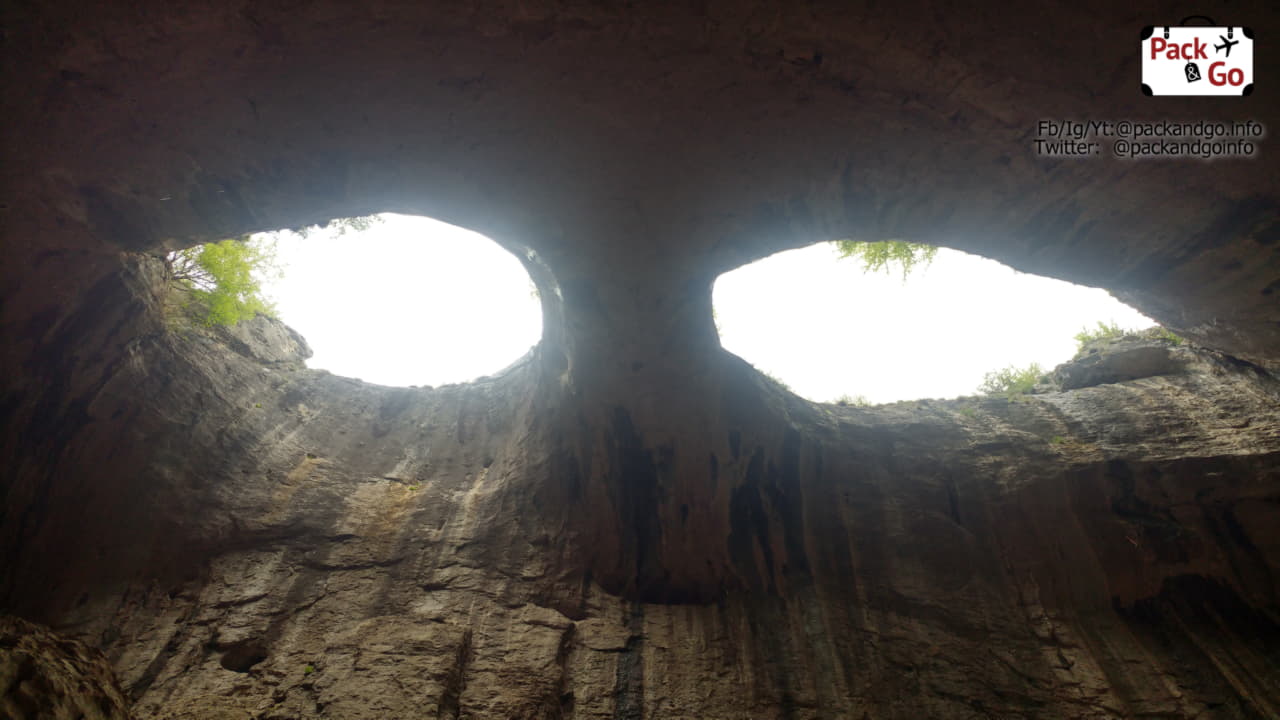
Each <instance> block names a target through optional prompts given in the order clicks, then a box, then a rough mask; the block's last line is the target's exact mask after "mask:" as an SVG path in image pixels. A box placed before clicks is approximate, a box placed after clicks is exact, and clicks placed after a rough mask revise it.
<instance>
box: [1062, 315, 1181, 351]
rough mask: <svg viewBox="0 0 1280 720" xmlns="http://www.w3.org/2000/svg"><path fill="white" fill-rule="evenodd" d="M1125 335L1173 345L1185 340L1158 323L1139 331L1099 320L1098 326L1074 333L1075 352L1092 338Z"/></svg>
mask: <svg viewBox="0 0 1280 720" xmlns="http://www.w3.org/2000/svg"><path fill="white" fill-rule="evenodd" d="M1125 335H1137V336H1140V337H1144V338H1148V339H1152V340H1165V341H1168V342H1170V343H1173V344H1174V345H1181V344H1183V343H1184V342H1186V339H1185V338H1183V337H1181V336H1179V335H1175V334H1174V333H1173V332H1172V331H1170V330H1167V329H1165V328H1162V327H1160V326H1158V325H1157V326H1156V327H1153V328H1148V329H1146V330H1142V331H1140V332H1139V331H1137V330H1125V329H1123V328H1121V327H1120V326H1119V325H1117V324H1115V323H1114V322H1113V323H1104V322H1099V323H1098V327H1097V328H1096V329H1094V330H1090V329H1089V328H1081V330H1080V332H1078V333H1076V335H1075V338H1076V353H1077V354H1079V353H1080V352H1081V351H1082V350H1084V346H1085V345H1087V344H1089V343H1091V342H1093V341H1094V340H1104V339H1110V338H1118V337H1124V336H1125Z"/></svg>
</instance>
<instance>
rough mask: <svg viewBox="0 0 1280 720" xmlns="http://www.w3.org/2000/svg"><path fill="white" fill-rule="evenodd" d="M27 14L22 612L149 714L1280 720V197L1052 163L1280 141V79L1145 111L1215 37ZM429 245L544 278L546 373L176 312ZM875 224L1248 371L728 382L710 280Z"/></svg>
mask: <svg viewBox="0 0 1280 720" xmlns="http://www.w3.org/2000/svg"><path fill="white" fill-rule="evenodd" d="M1238 11H1239V12H1240V13H1242V14H1243V15H1247V16H1248V20H1247V21H1248V22H1249V23H1250V24H1252V25H1254V26H1255V27H1256V28H1257V29H1258V34H1259V36H1260V37H1269V36H1275V35H1276V31H1280V23H1278V22H1277V13H1278V12H1280V11H1278V10H1277V8H1276V7H1275V6H1274V5H1265V6H1264V5H1263V4H1261V3H1258V4H1256V5H1255V6H1239V8H1238ZM0 12H2V13H3V15H0V18H2V20H3V40H4V43H3V49H2V50H0V52H3V56H4V58H3V59H4V62H3V64H0V68H2V69H0V72H3V78H4V83H5V89H6V92H5V93H3V94H0V112H3V115H4V117H5V118H6V123H7V125H8V128H7V129H8V130H9V132H6V133H5V135H4V138H3V141H2V142H3V151H4V157H5V163H4V164H3V167H0V191H2V196H3V200H2V201H0V205H3V207H0V232H2V233H3V243H4V252H5V262H4V264H3V265H0V278H2V279H3V284H2V285H0V332H2V334H3V335H2V336H3V338H4V342H3V345H2V347H0V409H2V410H3V412H2V413H0V417H2V418H3V422H4V432H3V435H0V463H3V465H2V466H3V467H4V468H5V472H4V474H3V477H2V478H0V492H2V493H3V495H4V503H3V510H2V511H0V608H2V609H4V610H6V611H8V612H11V613H14V614H17V615H19V616H22V617H26V618H29V619H34V620H39V621H42V622H46V623H49V624H51V625H53V626H54V627H55V628H57V629H58V630H59V631H60V632H62V633H65V634H67V635H71V636H73V637H76V638H79V639H80V640H83V641H84V642H86V643H88V644H90V645H93V646H96V647H98V648H101V649H102V651H103V652H105V653H106V656H107V657H108V658H109V660H110V662H111V664H112V666H113V667H114V669H115V672H116V673H117V675H118V677H119V678H120V680H121V682H122V685H123V686H124V688H125V689H126V691H127V693H128V694H129V695H130V697H131V698H132V699H133V700H134V702H135V705H134V712H135V713H136V715H137V716H138V717H156V718H162V717H164V718H168V717H177V718H211V717H217V718H280V719H283V718H311V717H329V718H347V719H349V718H408V717H423V716H426V717H442V718H481V717H513V718H590V717H609V718H615V719H630V718H726V719H727V718H735V719H736V718H743V717H764V718H815V719H816V718H832V717H840V718H844V717H848V718H864V717H865V718H916V717H959V718H963V717H998V718H1008V717H1036V718H1102V717H1188V718H1190V717H1201V718H1259V717H1276V716H1278V715H1280V694H1278V693H1277V690H1276V688H1278V687H1280V651H1278V650H1277V649H1278V648H1280V600H1278V599H1277V597H1278V595H1277V593H1278V592H1280V588H1278V587H1277V568H1280V530H1277V523H1276V520H1277V518H1278V517H1280V409H1278V408H1280V385H1278V381H1277V380H1276V378H1275V376H1274V375H1273V374H1271V373H1270V372H1269V371H1268V369H1269V370H1271V371H1274V370H1275V369H1276V368H1277V367H1280V305H1278V304H1277V303H1276V302H1275V295H1274V291H1275V289H1276V288H1277V287H1280V285H1277V283H1280V245H1277V243H1276V238H1277V232H1278V230H1277V228H1278V227H1280V226H1277V221H1278V216H1277V212H1276V210H1277V208H1280V175H1277V174H1276V173H1274V171H1273V166H1274V163H1269V161H1267V160H1266V159H1265V158H1266V155H1264V156H1263V157H1261V158H1258V159H1255V160H1233V161H1219V162H1213V163H1199V162H1194V163H1181V162H1178V163H1158V162H1145V163H1127V162H1120V161H1116V160H1113V159H1109V158H1091V159H1086V160H1081V161H1071V162H1068V161H1066V160H1062V159H1059V160H1051V159H1045V158H1037V157H1035V156H1034V154H1033V150H1032V148H1031V138H1032V137H1033V134H1034V128H1035V122H1036V121H1037V120H1038V119H1041V118H1046V117H1051V118H1059V117H1081V116H1087V117H1091V118H1095V119H1122V118H1132V119H1158V118H1173V119H1178V118H1181V119H1191V120H1199V119H1220V120H1240V119H1243V116H1244V115H1247V116H1249V117H1252V118H1254V119H1256V120H1258V121H1260V122H1263V123H1264V124H1266V125H1267V126H1268V127H1269V128H1275V127H1280V116H1278V113H1277V108H1276V104H1275V102H1274V99H1269V97H1270V96H1268V95H1266V94H1265V93H1259V94H1257V95H1255V96H1253V97H1251V98H1247V99H1245V100H1244V101H1243V102H1245V103H1248V104H1239V103H1236V104H1230V103H1218V102H1211V103H1206V102H1202V101H1196V100H1179V99H1168V98H1166V99H1161V101H1160V102H1159V103H1158V104H1152V102H1153V101H1152V100H1149V99H1146V98H1142V97H1141V96H1138V95H1137V94H1136V92H1135V91H1134V84H1135V82H1134V79H1133V78H1134V76H1135V74H1136V72H1137V69H1136V63H1137V58H1136V57H1135V56H1134V55H1133V51H1134V49H1135V47H1134V46H1135V43H1134V42H1133V38H1134V37H1135V36H1136V31H1137V28H1138V27H1140V26H1141V25H1144V24H1149V23H1152V22H1159V21H1160V20H1161V19H1165V18H1171V16H1169V15H1168V11H1167V9H1163V8H1160V9H1157V8H1156V6H1154V5H1152V6H1150V7H1148V8H1145V9H1142V8H1140V9H1137V10H1135V9H1132V8H1129V7H1128V6H1125V7H1124V8H1120V7H1118V6H1117V7H1113V6H1111V5H1108V4H1105V3H1085V4H1084V5H1080V4H1079V3H1076V4H1072V5H1071V6H1070V8H1067V7H1066V6H1062V7H1061V8H1058V9H1050V10H1044V9H1039V8H1032V7H1030V6H1028V7H1027V8H1022V9H1018V8H1003V9H1001V10H1000V12H998V13H995V12H993V13H985V12H979V11H975V10H974V9H972V8H966V7H963V6H949V7H942V6H937V7H935V6H932V5H929V4H926V3H912V2H906V3H896V4H894V5H893V6H891V7H889V6H884V7H878V8H871V7H870V6H868V7H867V8H854V7H848V6H844V5H824V4H821V3H804V4H793V3H768V2H743V3H733V4H718V3H683V2H680V3H671V4H666V5H663V6H661V7H645V8H630V9H626V8H623V7H622V6H613V5H608V4H575V3H556V2H546V1H543V0H525V1H524V2H520V3H509V4H506V3H498V4H496V5H492V6H484V7H481V6H474V7H473V8H472V9H471V10H469V11H467V12H460V11H459V9H458V8H457V7H454V6H445V5H443V4H436V3H426V4H424V3H398V2H387V3H372V4H350V3H337V2H317V3H314V4H311V5H308V6H305V7H299V6H295V5H293V4H288V3H274V2H268V3H254V4H252V5H246V6H243V7H236V6H230V5H227V4H225V3H213V2H205V3H200V2H197V3H185V4H174V3H160V2H146V1H144V2H139V3H133V4H130V5H128V6H114V5H111V4H102V5H100V6H94V7H84V6H83V5H82V4H80V3H74V4H73V3H64V2H59V1H58V0H53V1H50V2H45V3H40V4H31V3H11V4H8V5H5V6H4V8H3V10H0ZM1171 19H1176V18H1171ZM1268 31H1271V32H1269V33H1268ZM1080 38H1089V39H1090V45H1091V48H1092V49H1091V51H1090V52H1088V53H1080V52H1079V51H1078V49H1075V48H1074V44H1075V43H1077V42H1078V41H1079V40H1080ZM1264 44H1265V43H1261V42H1260V43H1259V51H1258V55H1257V57H1256V63H1257V68H1258V75H1259V77H1265V76H1271V77H1274V76H1276V75H1277V74H1280V65H1278V63H1277V55H1276V54H1275V53H1274V52H1273V51H1272V50H1269V49H1264V47H1263V46H1264ZM1268 47H1269V46H1268ZM1063 58H1070V59H1071V62H1064V61H1063ZM1047 77H1053V78H1054V80H1053V82H1047V81H1046V79H1045V78H1047ZM384 210H391V211H400V212H415V213H422V214H428V215H431V216H434V217H438V218H441V219H445V220H449V221H452V222H455V223H458V224H461V225H464V226H467V227H470V228H473V229H476V230H479V231H482V232H485V233H487V234H489V235H490V236H492V237H493V238H494V239H495V240H497V241H498V242H500V243H501V244H503V245H504V246H505V247H507V248H509V249H511V250H512V251H513V252H515V253H516V254H517V255H518V256H519V257H521V258H522V259H523V260H524V261H525V263H526V266H527V267H528V268H529V270H530V273H531V275H532V276H533V278H534V280H535V282H536V283H537V285H538V287H539V290H540V295H541V297H542V299H543V305H544V328H545V330H544V333H545V335H544V339H543V341H542V343H541V344H540V345H539V346H538V347H537V348H536V349H535V350H534V352H533V353H531V355H530V356H529V357H527V358H526V359H524V360H523V361H521V362H520V363H517V365H515V366H514V367H513V368H511V369H510V370H508V371H507V372H505V373H503V374H501V375H499V376H496V377H493V378H487V379H483V380H481V381H478V382H476V383H472V384H468V385H459V386H448V387H443V388H437V389H413V388H384V387H379V386H372V385H367V384H363V383H359V382H356V381H352V380H348V379H344V378H340V377H335V376H332V375H329V374H327V373H322V372H315V371H309V370H305V369H303V368H301V367H300V364H299V363H300V361H301V360H302V359H303V358H305V356H306V354H307V349H306V346H305V341H303V340H301V339H300V338H298V337H297V336H296V335H295V334H292V333H291V331H289V330H287V328H283V327H282V326H280V325H278V324H275V323H272V322H269V321H264V320H259V321H255V323H254V324H252V325H249V326H245V327H244V328H240V329H237V330H235V331H232V332H230V333H204V332H189V333H176V332H172V331H170V330H169V329H168V328H167V326H166V323H165V321H164V319H163V313H162V311H161V302H160V297H159V296H160V292H161V290H160V288H161V285H162V283H161V279H160V272H159V260H158V259H157V258H156V257H155V254H156V253H158V252H160V251H161V250H162V249H163V248H166V247H176V246H180V245H190V244H192V243H195V242H198V241H200V240H203V239H211V238H215V237H223V236H227V235H232V234H238V233H241V232H244V231H249V230H259V229H272V228H277V227H283V226H296V225H299V224H303V223H308V222H313V221H318V220H323V219H325V218H328V217H332V216H345V215H354V214H361V213H366V212H373V211H384ZM843 236H853V237H858V238H865V239H880V238H886V237H905V238H909V239H912V240H917V241H926V242H934V243H938V244H941V245H946V246H950V247H956V248H959V249H964V250H969V251H973V252H979V253H982V254H985V255H988V256H991V257H995V258H997V259H1001V260H1003V261H1005V262H1007V263H1009V264H1011V265H1013V266H1015V267H1018V268H1019V269H1023V270H1027V271H1034V272H1040V273H1043V274H1047V275H1052V276H1055V277H1062V278H1066V279H1072V280H1077V281H1083V282H1087V283H1089V284H1093V285H1097V286H1101V287H1106V288H1109V289H1111V290H1112V291H1114V292H1116V293H1117V294H1119V295H1121V296H1122V297H1124V298H1126V299H1128V300H1130V301H1131V302H1133V303H1134V304H1135V305H1136V306H1137V307H1139V308H1140V309H1142V310H1144V311H1146V312H1147V313H1149V314H1150V315H1152V316H1153V317H1155V318H1156V319H1158V320H1160V321H1161V322H1162V323H1164V324H1165V325H1167V326H1168V327H1170V328H1172V329H1174V330H1176V331H1178V332H1179V333H1180V334H1184V335H1187V336H1188V337H1190V338H1191V339H1192V340H1195V341H1196V342H1198V343H1199V344H1200V345H1203V346H1206V347H1211V348H1214V349H1213V350H1206V349H1203V348H1198V347H1180V348H1174V349H1170V348H1168V347H1167V346H1165V345H1162V344H1159V343H1134V344H1131V345H1128V346H1125V348H1123V353H1121V352H1119V350H1117V352H1116V353H1112V354H1110V355H1106V356H1103V357H1099V358H1095V359H1093V360H1087V361H1086V362H1084V363H1083V364H1077V366H1076V367H1074V368H1067V369H1064V370H1063V371H1062V372H1061V373H1060V376H1061V377H1071V378H1083V379H1080V380H1079V381H1078V382H1074V383H1072V384H1070V387H1073V388H1075V389H1071V390H1067V391H1064V392H1055V393H1044V394H1039V395H1035V396H1030V397H1028V398H1025V399H1023V400H1019V401H1009V400H1004V399H968V400H956V401H946V402H942V401H919V402H913V403H899V404H895V405H888V406H882V407H876V408H840V407H833V406H825V405H815V404H812V403H808V402H805V401H803V400H801V399H799V398H796V397H793V396H790V395H789V394H787V393H785V392H783V391H781V390H780V389H779V388H777V387H776V386H775V385H774V384H772V383H770V382H768V381H767V380H765V379H763V378H762V377H761V376H760V375H759V374H758V373H756V372H755V371H754V370H753V369H752V368H750V367H749V366H747V365H746V364H745V363H743V362H741V361H740V360H738V359H737V358H735V357H733V356H731V355H729V354H727V353H725V352H724V351H723V350H721V349H720V347H719V343H718V341H717V339H716V335H715V330H714V325H713V323H712V320H711V303H710V287H711V283H712V281H713V279H714V278H715V276H716V275H717V274H718V273H719V272H722V271H724V270H727V269H729V268H731V267H734V266H736V265H738V264H741V263H743V262H746V261H749V260H751V259H754V258H757V257H761V256H764V255H767V254H769V253H771V252H774V251H776V250H779V249H783V248H787V247H797V246H800V245H804V244H807V243H810V242H815V241H819V240H826V239H832V238H836V237H843ZM1125 353H1127V354H1125ZM1224 353H1225V354H1224ZM1236 358H1241V359H1236Z"/></svg>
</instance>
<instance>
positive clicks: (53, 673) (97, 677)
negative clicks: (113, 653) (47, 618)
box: [0, 616, 133, 720]
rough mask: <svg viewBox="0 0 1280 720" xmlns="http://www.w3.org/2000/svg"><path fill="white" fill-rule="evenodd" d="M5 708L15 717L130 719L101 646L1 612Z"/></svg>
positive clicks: (1, 703)
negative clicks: (98, 647)
mask: <svg viewBox="0 0 1280 720" xmlns="http://www.w3.org/2000/svg"><path fill="white" fill-rule="evenodd" d="M0 713H2V716H3V717H5V718H8V719H9V720H29V719H30V720H35V719H36V718H45V719H48V720H64V719H65V720H130V719H131V718H132V717H133V715H131V714H130V713H129V702H128V699H127V698H126V697H125V695H124V693H122V692H121V691H120V686H119V685H117V684H116V679H115V675H114V674H113V673H112V670H111V665H110V664H109V663H108V662H107V659H106V657H104V656H103V654H102V653H101V652H99V651H98V650H95V649H93V648H90V647H86V646H85V645H84V644H83V643H80V642H77V641H75V640H69V639H67V638H65V637H61V636H59V635H58V634H57V633H54V632H51V631H50V630H49V629H48V628H45V627H41V626H39V625H35V624H33V623H29V622H26V621H25V620H21V619H18V618H15V617H9V616H5V617H0Z"/></svg>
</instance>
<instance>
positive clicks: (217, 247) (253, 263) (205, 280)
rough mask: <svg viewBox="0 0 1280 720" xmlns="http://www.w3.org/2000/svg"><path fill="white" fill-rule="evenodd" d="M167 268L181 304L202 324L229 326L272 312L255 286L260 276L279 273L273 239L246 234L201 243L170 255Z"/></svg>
mask: <svg viewBox="0 0 1280 720" xmlns="http://www.w3.org/2000/svg"><path fill="white" fill-rule="evenodd" d="M168 266H169V278H170V286H171V287H172V288H173V289H174V290H176V291H177V292H179V293H181V298H182V301H181V303H180V304H181V306H182V307H183V308H184V309H187V310H189V311H190V312H191V313H192V314H193V315H194V316H195V317H196V318H197V319H199V321H200V322H202V323H203V324H205V325H208V326H212V325H235V324H236V323H238V322H240V321H241V320H244V319H247V318H251V317H253V316H254V315H256V314H258V313H262V314H263V315H271V314H273V313H274V312H275V308H274V307H273V306H272V304H271V303H270V302H268V301H267V299H266V298H264V297H263V296H262V288H261V285H260V279H261V278H262V277H264V276H270V275H275V276H278V275H279V274H280V270H279V267H278V266H277V265H276V260H275V243H274V242H273V241H270V240H265V239H249V238H248V237H247V236H246V237H242V238H238V239H235V240H223V241H221V242H214V243H205V244H204V245H198V246H196V247H193V248H187V249H186V250H179V251H177V252H174V253H171V254H170V255H169V257H168Z"/></svg>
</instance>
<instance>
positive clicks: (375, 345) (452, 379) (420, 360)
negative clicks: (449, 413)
mask: <svg viewBox="0 0 1280 720" xmlns="http://www.w3.org/2000/svg"><path fill="white" fill-rule="evenodd" d="M382 217H383V218H384V221H383V222H381V223H375V224H374V225H373V226H372V227H371V228H370V229H369V230H367V231H364V232H355V231H350V232H348V233H347V234H346V235H343V236H338V235H337V233H336V232H334V230H333V229H332V226H331V227H330V228H326V229H322V230H315V231H313V232H311V233H310V234H309V235H308V236H307V237H305V238H304V237H301V236H300V235H297V234H296V233H291V232H287V231H285V232H280V233H277V234H276V237H277V250H278V257H279V260H280V264H281V266H282V268H283V270H284V278H283V279H282V280H277V281H271V282H267V283H264V285H263V289H264V291H265V294H266V295H267V296H268V297H269V298H270V299H273V300H274V301H275V303H276V309H277V311H278V314H279V316H280V319H281V320H283V321H284V322H285V323H286V324H287V325H289V326H290V327H292V328H293V329H295V330H297V331H298V332H300V333H302V336H303V337H305V338H306V339H307V343H308V344H309V345H311V349H312V351H313V352H314V353H315V354H314V356H312V358H311V359H310V360H308V361H307V366H308V367H312V368H320V369H324V370H328V371H329V372H332V373H334V374H335V375H344V376H347V377H354V378H359V379H361V380H365V381H367V382H371V383H377V384H379V385H394V386H408V385H431V386H438V385H445V384H449V383H457V382H466V381H469V380H473V379H475V378H477V377H482V376H485V375H492V374H494V373H496V372H498V371H500V370H502V369H504V368H506V367H507V366H508V365H510V364H511V363H513V362H515V361H516V360H518V359H519V358H520V357H521V356H522V355H524V354H525V353H526V352H528V351H529V348H530V347H532V346H533V345H534V344H535V343H537V342H538V339H539V338H540V337H541V336H542V310H541V307H540V306H539V303H538V301H537V299H536V298H535V297H534V296H533V282H532V281H531V280H530V279H529V274H528V273H527V272H525V269H524V266H522V265H521V264H520V261H519V260H517V259H516V258H515V256H513V255H512V254H511V253H509V252H507V251H506V250H504V249H502V248H501V247H499V246H498V244H497V243H495V242H493V241H492V240H490V239H488V238H486V237H484V236H483V235H479V234H477V233H474V232H471V231H469V230H464V229H462V228H459V227H456V226H453V225H449V224H446V223H442V222H439V221H436V220H431V219H429V218H424V217H414V216H409V215H395V214H391V213H387V214H384V215H382Z"/></svg>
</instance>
